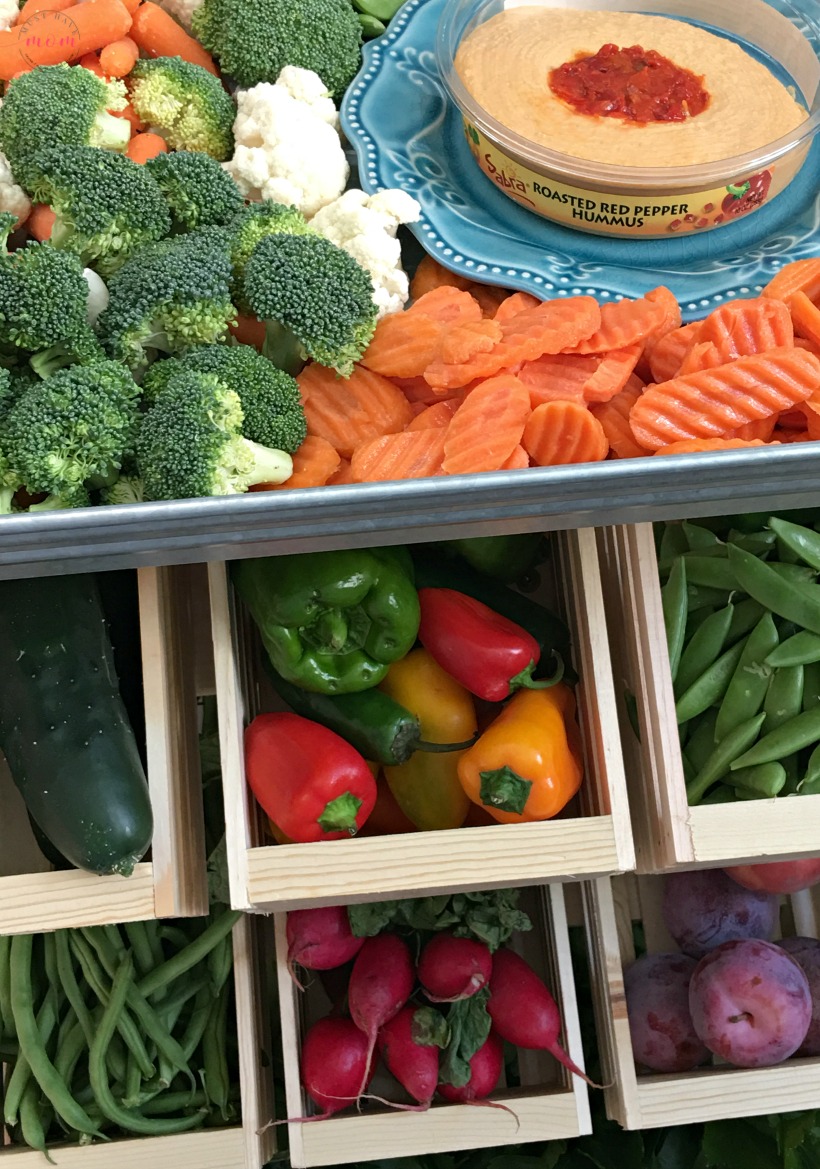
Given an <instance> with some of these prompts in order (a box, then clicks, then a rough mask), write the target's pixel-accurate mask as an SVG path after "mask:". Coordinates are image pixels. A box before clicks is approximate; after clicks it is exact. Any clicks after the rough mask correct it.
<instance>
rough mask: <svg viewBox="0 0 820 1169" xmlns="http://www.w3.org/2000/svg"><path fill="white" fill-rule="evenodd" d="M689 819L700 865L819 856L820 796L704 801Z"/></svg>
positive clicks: (692, 809) (691, 810)
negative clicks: (728, 801) (725, 801)
mask: <svg viewBox="0 0 820 1169" xmlns="http://www.w3.org/2000/svg"><path fill="white" fill-rule="evenodd" d="M678 753H679V754H680V752H678ZM732 813H734V815H732ZM689 821H690V824H691V830H692V841H693V844H694V851H695V860H696V861H697V863H698V865H700V866H706V867H709V868H712V867H720V866H721V865H723V864H725V863H727V862H732V863H737V864H740V863H741V862H742V861H754V860H758V861H767V860H777V859H778V858H781V857H792V858H793V857H800V856H817V851H818V841H820V795H815V796H791V797H781V798H779V799H774V800H739V801H738V802H737V803H734V804H701V805H699V806H698V807H696V808H690V809H689Z"/></svg>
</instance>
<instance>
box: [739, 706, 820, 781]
mask: <svg viewBox="0 0 820 1169" xmlns="http://www.w3.org/2000/svg"><path fill="white" fill-rule="evenodd" d="M817 742H820V709H818V708H817V707H815V709H814V710H804V711H803V712H802V714H798V715H795V717H794V718H790V719H789V721H788V722H785V723H783V724H782V725H781V726H779V727H777V728H776V730H773V731H770V732H769V734H768V735H764V736H763V738H762V739H761V740H760V741H759V742H758V743H755V745H754V747H752V748H751V750H749V751H746V752H745V754H743V755H741V756H740V757H739V758H738V759H736V760H735V762H734V763H733V764H732V770H736V769H737V768H738V767H751V766H752V765H753V764H755V763H772V762H776V761H777V760H778V759H782V758H783V757H784V756H785V755H791V754H792V753H793V752H794V751H801V750H802V749H803V748H804V747H811V746H812V745H813V744H815V743H817Z"/></svg>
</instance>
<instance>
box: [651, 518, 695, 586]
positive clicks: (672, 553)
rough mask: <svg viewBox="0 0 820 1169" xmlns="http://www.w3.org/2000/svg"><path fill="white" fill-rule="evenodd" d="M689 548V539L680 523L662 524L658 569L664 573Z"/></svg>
mask: <svg viewBox="0 0 820 1169" xmlns="http://www.w3.org/2000/svg"><path fill="white" fill-rule="evenodd" d="M688 550H689V541H688V540H687V539H686V533H685V532H684V530H683V527H682V526H681V524H664V526H663V533H662V535H661V539H660V545H659V547H658V571H659V572H660V573H661V574H662V575H664V574H666V573H667V572H669V570H670V568H671V567H672V565H673V563H674V562H675V560H676V559H677V557H678V556H680V554H681V553H682V552H687V551H688Z"/></svg>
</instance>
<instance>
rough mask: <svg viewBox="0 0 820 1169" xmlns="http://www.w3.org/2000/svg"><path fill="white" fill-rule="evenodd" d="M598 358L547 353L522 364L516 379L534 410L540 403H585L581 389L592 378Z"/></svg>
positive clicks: (582, 389)
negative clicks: (524, 390)
mask: <svg viewBox="0 0 820 1169" xmlns="http://www.w3.org/2000/svg"><path fill="white" fill-rule="evenodd" d="M599 364H600V362H599V360H598V358H597V357H594V356H583V355H581V354H579V353H550V354H547V355H546V356H544V357H538V358H536V360H535V361H525V362H524V364H523V365H522V366H521V368H520V369H519V370H518V374H517V377H518V379H519V381H522V382H523V383H524V385H525V386H526V387H527V389H528V390H529V392H530V402H531V403H532V407H533V409H535V407H536V406H540V405H541V403H542V402H578V403H579V404H581V405H583V403H584V402H585V400H586V399H585V397H584V387H585V386H586V385H587V383H588V382H589V380H590V379H591V378H592V377H593V376H594V374H595V371H596V369H597V368H598V366H599Z"/></svg>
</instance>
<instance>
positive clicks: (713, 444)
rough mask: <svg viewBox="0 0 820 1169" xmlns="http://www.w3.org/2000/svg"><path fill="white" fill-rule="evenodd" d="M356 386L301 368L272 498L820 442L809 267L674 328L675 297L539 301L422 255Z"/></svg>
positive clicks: (819, 275) (817, 293)
mask: <svg viewBox="0 0 820 1169" xmlns="http://www.w3.org/2000/svg"><path fill="white" fill-rule="evenodd" d="M411 297H412V299H411V302H410V306H409V307H408V308H407V309H405V310H404V311H403V312H398V313H393V314H391V315H389V316H386V317H384V318H382V320H380V321H379V323H378V325H377V327H376V332H375V335H374V337H373V340H372V342H371V344H370V346H369V348H368V349H367V351H366V352H365V354H364V355H363V357H362V360H361V363H360V364H359V365H357V366H356V368H355V370H354V372H353V375H352V376H351V377H350V378H349V379H342V378H339V377H338V376H337V375H336V374H335V373H334V372H333V371H332V370H328V369H325V368H323V367H322V366H318V365H309V366H307V367H306V369H305V370H304V371H303V372H302V373H301V374H300V375H299V378H298V381H299V384H300V388H301V392H302V398H303V401H304V404H305V413H306V415H307V422H308V438H307V439H306V440H305V444H304V446H303V448H302V449H301V450H300V451H299V452H297V455H296V456H295V458H294V465H295V466H296V467H297V468H298V473H296V474H294V476H293V478H292V479H291V480H289V481H288V482H286V483H283V484H281V488H283V489H287V488H289V487H296V486H320V485H323V484H327V483H330V484H333V483H366V482H378V481H387V480H397V479H418V478H426V477H430V476H436V475H460V474H471V473H475V472H477V471H500V470H513V469H523V468H526V467H533V466H540V467H548V466H562V465H566V464H569V463H593V462H600V461H602V460H604V459H629V458H640V457H648V456H651V455H655V454H659V455H675V454H690V453H693V452H699V451H721V450H743V449H747V448H752V447H761V446H767V445H778V444H781V443H792V442H804V441H813V440H814V441H817V440H820V259H818V260H800V261H798V262H796V263H793V264H789V265H786V266H785V267H784V268H783V269H782V270H781V271H780V272H779V273H778V274H777V275H776V276H775V277H774V279H773V280H772V281H771V283H770V284H769V285H767V286H766V288H764V289H763V291H762V293H761V295H759V296H757V297H755V298H751V299H743V300H736V301H734V300H733V301H727V302H726V303H725V304H723V305H721V306H720V307H719V308H716V309H715V310H714V311H713V312H711V313H709V314H708V315H707V316H706V317H705V318H704V319H703V320H700V321H694V322H692V323H690V324H686V325H684V324H682V323H681V312H680V306H679V305H678V303H677V301H676V299H675V297H674V296H673V295H672V293H671V292H670V291H669V289H668V288H664V287H660V288H655V289H652V290H651V291H649V292H647V293H646V295H645V296H643V297H639V298H637V299H635V300H617V301H616V300H613V301H607V302H605V303H603V304H598V302H597V301H596V300H595V299H594V298H593V297H591V296H568V297H561V298H558V299H555V300H551V301H543V302H542V301H539V300H537V299H536V298H535V297H533V296H530V295H529V294H528V293H524V292H513V293H511V292H509V291H506V290H504V289H500V288H492V287H489V286H486V285H480V284H477V283H474V282H472V281H470V280H468V279H465V278H464V277H461V276H456V275H453V274H452V273H450V272H447V271H446V270H445V269H444V268H442V267H441V266H440V265H439V264H437V263H436V261H434V260H433V259H431V258H430V257H427V258H426V259H425V260H423V261H422V263H421V265H420V266H419V269H418V271H417V273H416V275H415V277H414V278H413V281H412V283H411Z"/></svg>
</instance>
